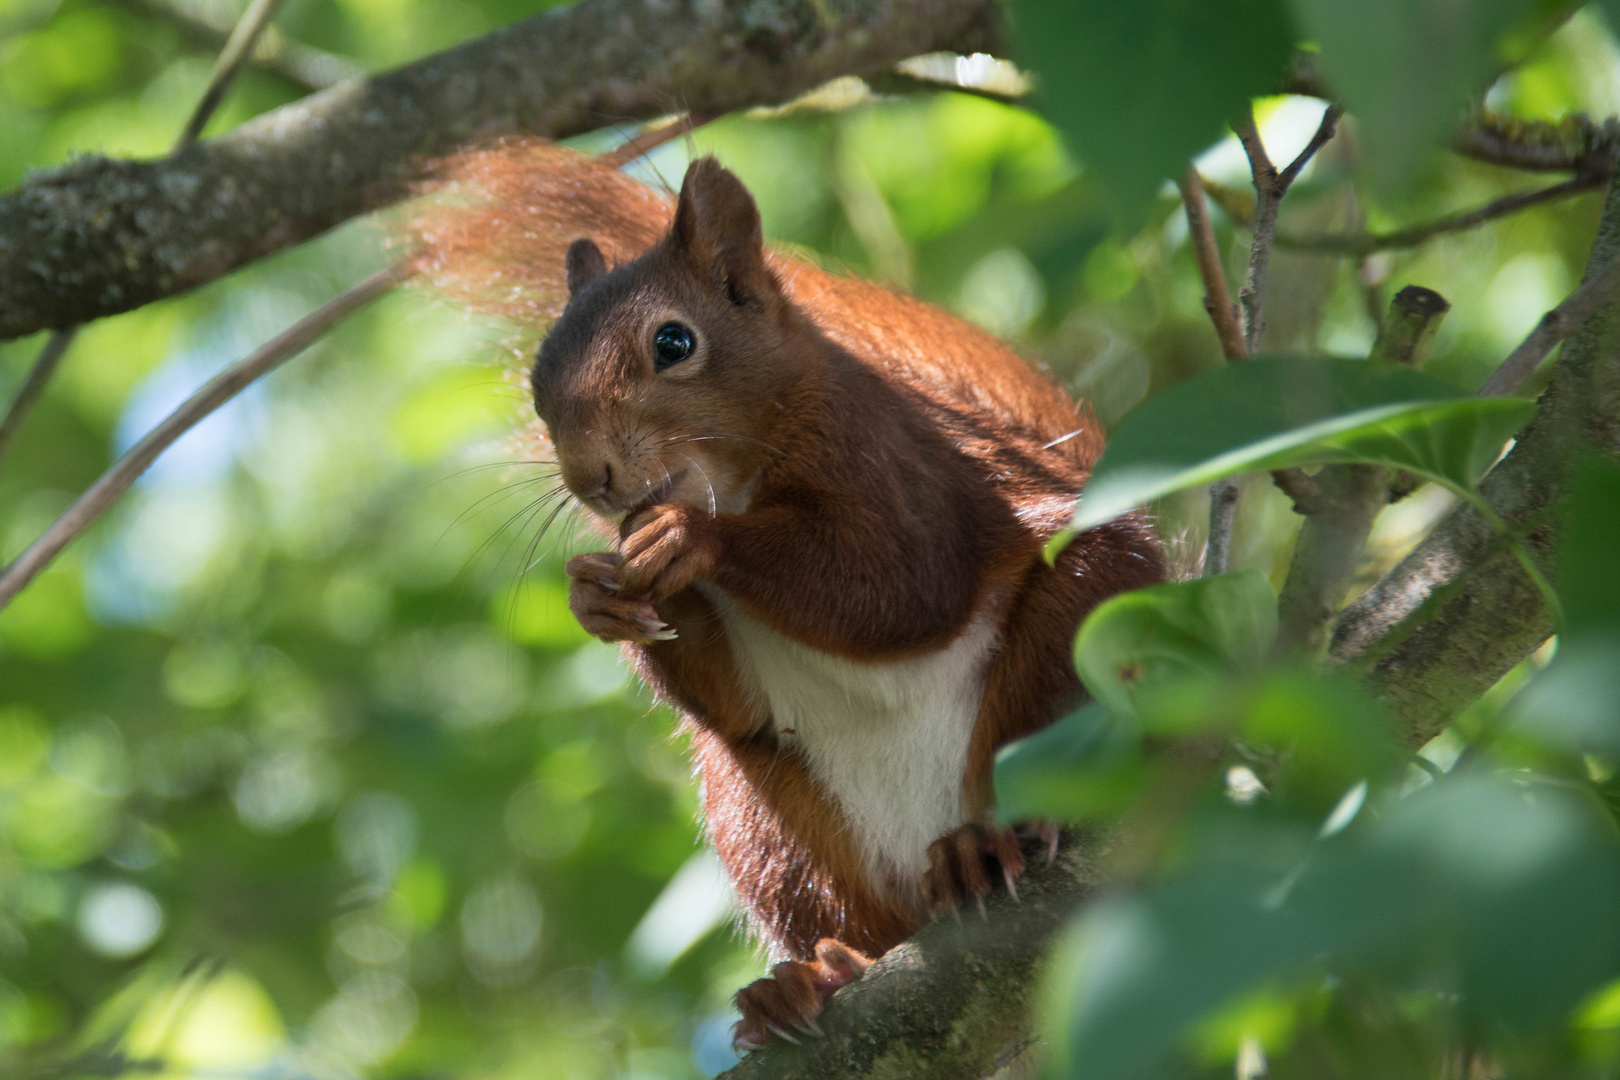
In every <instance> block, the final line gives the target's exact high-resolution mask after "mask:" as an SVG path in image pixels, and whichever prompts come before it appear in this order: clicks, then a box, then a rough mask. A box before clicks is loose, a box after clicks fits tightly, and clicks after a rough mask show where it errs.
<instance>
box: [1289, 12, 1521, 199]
mask: <svg viewBox="0 0 1620 1080" xmlns="http://www.w3.org/2000/svg"><path fill="white" fill-rule="evenodd" d="M1293 6H1294V11H1295V12H1296V14H1297V15H1298V17H1299V23H1300V27H1301V28H1302V29H1303V30H1304V31H1305V34H1306V35H1307V36H1308V37H1309V38H1310V39H1311V40H1313V41H1314V42H1316V43H1317V44H1318V46H1319V47H1320V48H1321V53H1322V63H1323V67H1324V68H1325V69H1326V72H1327V76H1328V78H1329V80H1330V81H1331V82H1332V85H1333V87H1334V89H1335V90H1336V91H1337V92H1339V93H1341V94H1343V95H1344V101H1345V103H1346V105H1348V106H1349V108H1350V111H1351V112H1352V113H1354V114H1355V117H1356V119H1357V120H1359V121H1360V122H1361V128H1360V130H1362V131H1364V132H1365V133H1366V139H1367V143H1368V144H1369V149H1370V151H1371V152H1370V154H1369V155H1368V160H1369V163H1370V165H1371V167H1372V170H1373V173H1374V176H1375V178H1376V179H1377V180H1378V181H1379V182H1380V183H1381V184H1382V185H1383V186H1384V187H1385V188H1386V189H1396V188H1402V187H1405V186H1406V185H1408V184H1409V183H1410V182H1411V181H1412V180H1413V179H1414V178H1415V176H1416V174H1417V171H1418V168H1419V166H1421V164H1422V163H1423V159H1424V157H1425V156H1426V155H1427V154H1429V153H1432V152H1433V151H1435V150H1438V149H1440V148H1441V147H1442V146H1443V145H1444V143H1445V138H1446V136H1447V135H1448V134H1449V133H1450V131H1451V129H1452V128H1454V127H1455V126H1456V124H1457V118H1458V116H1459V115H1460V114H1461V113H1462V110H1463V109H1464V107H1465V106H1466V105H1467V104H1468V102H1469V100H1470V98H1471V97H1472V96H1473V95H1475V94H1477V93H1478V92H1479V91H1481V90H1483V89H1484V88H1485V85H1486V83H1488V82H1489V81H1490V79H1491V77H1492V75H1493V74H1494V72H1495V71H1496V70H1498V69H1499V68H1500V67H1501V66H1502V64H1503V61H1504V60H1506V59H1509V58H1510V57H1514V56H1517V55H1522V52H1523V51H1524V47H1525V45H1526V44H1527V41H1525V40H1523V37H1524V36H1523V35H1520V37H1521V40H1518V41H1514V40H1510V35H1511V34H1512V33H1513V31H1515V30H1517V29H1520V28H1521V27H1526V23H1527V17H1528V16H1529V14H1530V13H1531V12H1532V11H1533V10H1534V9H1535V8H1536V7H1537V4H1536V2H1535V0H1468V2H1466V3H1457V2H1455V0H1359V2H1357V3H1345V2H1344V0H1293Z"/></svg>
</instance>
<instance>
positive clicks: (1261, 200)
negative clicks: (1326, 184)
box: [1233, 105, 1343, 356]
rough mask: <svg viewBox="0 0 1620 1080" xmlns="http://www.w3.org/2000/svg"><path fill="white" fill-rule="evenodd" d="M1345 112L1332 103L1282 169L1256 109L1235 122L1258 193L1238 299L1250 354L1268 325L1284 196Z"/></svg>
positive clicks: (1235, 128) (1325, 141)
mask: <svg viewBox="0 0 1620 1080" xmlns="http://www.w3.org/2000/svg"><path fill="white" fill-rule="evenodd" d="M1341 115H1343V110H1342V109H1340V108H1339V107H1338V106H1337V105H1329V106H1328V108H1327V111H1326V112H1324V113H1323V114H1322V122H1321V124H1320V125H1318V126H1317V129H1316V134H1315V135H1313V136H1312V137H1311V141H1310V142H1309V143H1308V144H1306V146H1305V149H1303V150H1301V151H1300V152H1299V156H1298V157H1296V158H1295V159H1294V161H1293V163H1292V164H1290V165H1289V166H1288V167H1287V168H1286V169H1284V170H1282V171H1281V172H1278V171H1277V167H1276V166H1275V165H1273V164H1272V162H1271V156H1270V155H1269V154H1267V153H1266V147H1265V143H1264V142H1262V141H1261V139H1260V132H1259V129H1258V128H1256V127H1255V123H1254V113H1253V111H1252V110H1251V111H1250V113H1249V115H1248V116H1246V117H1244V118H1243V119H1242V120H1239V121H1238V122H1237V123H1236V124H1235V125H1233V130H1234V131H1235V132H1237V137H1238V141H1239V142H1241V143H1242V144H1243V152H1244V153H1245V154H1246V155H1248V158H1249V173H1250V175H1251V176H1252V177H1253V179H1254V192H1255V206H1254V240H1253V241H1252V242H1251V243H1250V244H1249V267H1248V272H1247V273H1246V274H1245V275H1244V279H1243V288H1241V289H1239V290H1238V300H1239V302H1240V303H1242V305H1243V341H1244V345H1245V346H1246V351H1247V352H1248V354H1249V355H1250V356H1253V355H1254V353H1255V351H1256V350H1258V349H1259V348H1260V334H1261V333H1262V332H1263V331H1264V330H1265V328H1266V320H1265V309H1264V302H1265V289H1266V269H1267V267H1268V265H1269V264H1270V262H1271V247H1272V244H1273V243H1274V242H1275V240H1276V234H1277V213H1278V211H1279V210H1281V209H1282V200H1283V196H1284V195H1286V194H1288V189H1289V187H1291V186H1292V185H1293V183H1294V181H1295V179H1297V178H1298V177H1299V174H1300V172H1301V171H1303V170H1304V168H1305V165H1306V164H1307V163H1308V162H1309V161H1310V160H1311V158H1312V157H1313V156H1314V155H1315V154H1316V152H1317V151H1318V150H1320V149H1321V148H1322V147H1323V146H1325V145H1326V144H1327V142H1328V140H1329V139H1331V138H1333V132H1334V129H1335V128H1336V127H1337V126H1338V123H1339V117H1340V116H1341Z"/></svg>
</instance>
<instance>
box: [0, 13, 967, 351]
mask: <svg viewBox="0 0 1620 1080" xmlns="http://www.w3.org/2000/svg"><path fill="white" fill-rule="evenodd" d="M997 10H998V8H997V7H996V5H995V4H994V3H993V2H992V0H888V2H886V3H866V2H856V0H724V2H716V3H698V2H696V0H681V2H672V3H670V4H648V3H644V2H643V0H583V2H581V3H579V4H577V5H575V6H572V7H567V8H556V9H553V10H550V11H547V12H545V13H543V14H541V15H537V16H535V17H533V18H530V19H527V20H525V21H523V22H519V23H515V24H513V25H511V26H507V27H504V28H502V29H500V30H498V31H496V32H495V33H493V34H490V35H488V36H486V37H483V38H479V39H477V40H475V41H472V42H469V43H467V44H465V45H461V46H459V47H457V48H455V49H451V50H448V51H446V52H443V53H439V54H437V55H435V56H430V57H428V58H426V59H424V60H420V61H418V62H416V63H414V64H411V65H408V66H406V67H403V68H399V69H398V70H395V71H392V72H389V73H387V74H384V75H378V76H373V77H370V78H365V79H360V80H356V81H353V82H349V83H344V84H342V85H340V86H336V87H333V88H332V89H330V90H327V91H324V92H322V93H320V94H316V95H313V96H311V97H308V98H305V99H304V100H302V101H299V102H296V103H294V104H292V105H288V106H285V107H283V108H280V109H277V110H275V111H274V112H271V113H268V114H266V115H263V116H260V117H258V118H257V119H255V120H252V121H250V122H249V123H247V124H244V125H242V126H241V127H239V128H237V129H236V130H234V131H232V132H230V133H228V134H226V135H222V136H220V137H219V138H215V139H211V140H208V141H207V142H203V143H199V144H198V145H197V146H195V147H193V148H191V149H190V150H188V151H187V152H186V153H184V154H182V155H180V156H179V157H177V158H174V159H171V160H163V161H117V160H110V159H107V158H100V157H85V158H81V159H79V160H77V161H74V162H72V163H71V164H69V165H66V166H63V167H62V168H59V169H54V170H50V171H48V172H44V173H38V174H35V175H34V176H31V177H29V178H28V179H27V180H26V181H24V182H23V184H22V185H21V186H20V187H19V188H18V189H16V190H15V191H13V192H11V193H10V194H8V195H7V196H5V197H4V198H0V339H4V338H9V337H16V336H18V335H21V334H27V333H32V332H34V331H36V330H40V329H45V328H52V327H61V326H67V325H71V324H73V323H76V322H83V321H85V320H88V319H92V318H96V317H98V316H102V315H111V314H115V313H117V312H120V311H128V310H130V309H131V308H135V307H139V306H140V305H142V304H145V303H149V302H151V301H153V300H157V299H160V298H162V297H165V296H170V295H173V294H175V293H177V292H181V291H183V290H185V289H189V288H192V287H194V286H196V285H200V284H203V283H204V282H207V281H211V280H213V279H215V278H217V277H219V276H221V275H223V274H225V273H227V272H229V271H230V270H232V269H234V268H236V267H238V266H241V265H243V264H244V263H247V262H251V261H252V260H254V259H256V258H260V257H262V256H264V255H268V254H270V253H271V252H274V251H279V250H281V249H282V248H285V247H288V246H290V245H292V244H295V243H298V242H299V241H302V240H306V239H309V238H310V237H313V236H316V235H318V234H319V233H321V232H324V231H325V230H327V229H330V228H331V227H333V226H334V225H337V224H340V223H341V222H343V221H346V220H348V219H349V218H351V217H354V216H355V215H357V214H360V213H363V212H365V211H367V210H370V209H373V208H375V207H378V206H381V205H383V204H386V203H388V202H390V201H393V200H397V199H399V198H401V197H403V196H404V195H406V194H408V192H409V190H410V183H411V181H412V180H413V179H414V178H415V176H416V166H417V165H418V163H420V162H421V161H422V160H423V159H424V158H426V157H431V156H434V155H439V154H444V153H447V152H449V151H452V150H454V149H456V148H458V147H460V146H464V145H466V144H468V143H472V142H476V141H479V140H481V139H485V138H488V137H489V136H491V135H493V134H496V133H527V134H535V135H544V136H550V137H553V138H560V137H563V136H567V135H573V134H577V133H580V132H583V131H587V130H591V129H593V128H597V127H600V126H602V125H603V124H604V123H608V122H614V121H623V120H629V119H651V118H654V117H657V116H663V115H667V114H668V113H670V112H671V111H673V110H675V109H679V108H685V109H687V110H688V111H702V112H727V111H730V110H731V109H734V108H739V107H743V106H750V105H758V104H769V103H777V102H781V101H785V100H787V99H790V98H792V97H794V96H797V95H798V94H801V93H803V92H804V91H806V90H809V89H811V88H813V87H815V86H818V85H820V84H821V83H823V82H825V81H826V80H827V79H829V78H832V77H834V76H838V75H848V74H854V75H864V74H867V73H875V72H878V71H883V70H886V69H887V68H889V67H890V66H891V65H893V64H894V63H896V62H898V61H899V60H902V59H904V58H906V57H909V56H915V55H917V54H919V53H925V52H932V51H937V50H939V49H949V48H956V47H960V48H961V49H962V50H965V51H974V50H976V49H981V48H987V47H990V46H992V45H993V44H994V41H993V38H994V35H995V33H996V30H995V27H996V23H995V21H994V20H995V17H996V12H997Z"/></svg>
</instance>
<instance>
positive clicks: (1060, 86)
mask: <svg viewBox="0 0 1620 1080" xmlns="http://www.w3.org/2000/svg"><path fill="white" fill-rule="evenodd" d="M1014 24H1015V30H1016V33H1017V36H1018V45H1019V54H1020V57H1021V59H1022V60H1023V61H1024V63H1026V64H1027V65H1028V66H1029V67H1030V68H1031V69H1032V70H1033V71H1034V72H1035V76H1036V93H1037V95H1038V100H1039V102H1040V104H1041V107H1042V109H1043V110H1044V111H1045V112H1046V114H1047V115H1048V116H1049V117H1050V118H1051V119H1052V121H1053V123H1055V124H1056V125H1057V127H1058V128H1059V129H1060V130H1061V131H1062V132H1063V133H1064V135H1065V136H1067V138H1068V140H1069V143H1070V146H1071V148H1072V149H1073V151H1074V153H1075V155H1076V156H1077V157H1079V159H1080V161H1081V163H1082V164H1084V165H1086V166H1087V167H1089V168H1091V169H1094V170H1096V172H1097V173H1098V174H1099V175H1100V176H1101V177H1102V179H1103V180H1104V182H1105V183H1106V184H1107V186H1108V188H1109V190H1110V191H1111V193H1112V194H1113V195H1114V197H1115V199H1116V201H1117V202H1118V204H1119V206H1120V209H1121V210H1122V212H1124V213H1125V214H1126V215H1127V216H1128V215H1131V214H1135V213H1139V212H1140V211H1141V210H1142V209H1143V208H1144V207H1145V206H1146V205H1147V204H1148V202H1149V201H1150V200H1151V199H1152V198H1153V196H1154V194H1155V193H1156V192H1157V191H1158V189H1159V186H1160V185H1161V184H1162V183H1163V182H1164V180H1165V179H1166V178H1179V177H1180V176H1181V175H1182V173H1184V172H1185V171H1186V169H1187V160H1188V159H1189V158H1191V157H1193V156H1194V155H1196V154H1197V153H1198V152H1199V151H1201V150H1203V149H1204V148H1205V147H1207V146H1208V145H1209V144H1210V143H1212V142H1214V141H1215V140H1217V139H1219V138H1220V137H1221V135H1222V134H1224V133H1225V130H1226V125H1227V123H1228V122H1229V121H1230V120H1231V119H1233V118H1234V117H1236V116H1238V115H1239V114H1240V113H1241V112H1242V111H1243V110H1244V109H1246V108H1247V107H1248V103H1249V99H1250V98H1251V97H1256V96H1259V95H1262V94H1268V93H1273V92H1275V91H1276V88H1277V86H1278V85H1279V84H1280V83H1281V81H1282V77H1283V73H1284V70H1285V68H1286V66H1287V62H1288V56H1289V52H1290V50H1291V49H1292V47H1293V45H1294V40H1295V34H1294V29H1293V22H1292V18H1291V16H1290V13H1289V11H1288V7H1287V5H1286V3H1285V2H1284V0H1164V2H1156V3H1134V4H1133V3H1124V4H1122V3H1117V2H1112V0H1019V2H1018V3H1016V4H1015V7H1014Z"/></svg>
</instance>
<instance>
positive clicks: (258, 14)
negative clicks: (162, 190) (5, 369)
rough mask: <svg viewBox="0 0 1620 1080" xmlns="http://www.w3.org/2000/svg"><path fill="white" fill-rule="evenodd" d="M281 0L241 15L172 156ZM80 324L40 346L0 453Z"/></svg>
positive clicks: (210, 111)
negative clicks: (42, 346)
mask: <svg viewBox="0 0 1620 1080" xmlns="http://www.w3.org/2000/svg"><path fill="white" fill-rule="evenodd" d="M280 3H281V0H253V3H251V4H250V5H249V6H248V9H247V11H245V12H243V14H242V18H241V19H240V20H239V21H238V22H237V24H236V29H234V30H232V31H231V36H230V38H229V39H228V40H227V41H226V42H225V47H224V49H222V50H221V51H220V54H219V59H218V60H216V61H215V62H214V72H213V74H212V75H211V76H210V77H209V79H208V86H207V88H206V89H204V90H203V93H202V97H200V98H199V99H198V100H197V107H196V108H195V109H193V110H192V111H191V116H190V118H189V119H188V120H187V121H186V126H185V127H184V128H182V129H181V130H180V134H179V136H178V137H176V138H175V140H174V147H173V149H172V150H170V152H169V156H171V157H178V156H179V155H180V154H182V153H183V152H185V150H186V149H187V148H188V147H190V146H191V145H192V144H193V143H195V142H196V141H197V136H198V134H200V133H201V132H202V129H203V127H204V126H205V125H207V123H208V118H209V117H211V116H212V115H214V110H215V109H217V108H219V103H220V102H221V101H222V100H223V99H224V97H225V91H226V90H227V89H229V87H230V85H231V81H232V80H233V79H235V78H236V73H237V72H238V71H240V70H241V69H242V62H243V61H244V60H245V59H246V58H247V55H248V53H250V52H251V51H252V50H253V43H254V42H255V41H256V40H258V37H259V34H260V33H261V32H262V31H263V30H264V28H265V25H266V24H267V23H268V22H269V21H270V16H271V15H273V14H274V13H275V10H276V6H277V5H278V4H280ZM78 333H79V328H78V327H77V326H67V327H63V328H62V329H60V330H57V331H56V332H54V333H53V334H51V336H50V338H49V339H47V340H46V342H45V347H44V348H42V349H40V351H39V355H38V356H37V357H35V358H34V364H33V366H32V367H30V368H29V369H28V375H27V376H26V377H25V378H24V379H23V384H22V386H21V387H20V388H19V389H18V391H17V396H16V397H14V398H12V400H11V404H10V405H9V406H7V407H6V415H5V419H3V420H0V456H4V454H5V452H6V444H7V443H9V442H10V441H11V439H12V437H13V436H14V435H15V434H16V433H17V428H19V427H20V426H21V425H22V422H23V420H24V419H25V418H27V416H28V414H29V412H31V411H32V410H33V408H34V403H35V402H37V401H38V400H39V398H40V396H41V395H42V394H44V393H45V387H46V385H47V384H48V383H49V382H50V381H51V376H52V375H54V374H56V368H57V366H58V365H59V364H60V363H61V362H62V355H63V354H64V353H66V352H67V350H68V346H70V345H72V344H73V339H74V338H75V337H76V336H78Z"/></svg>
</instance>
